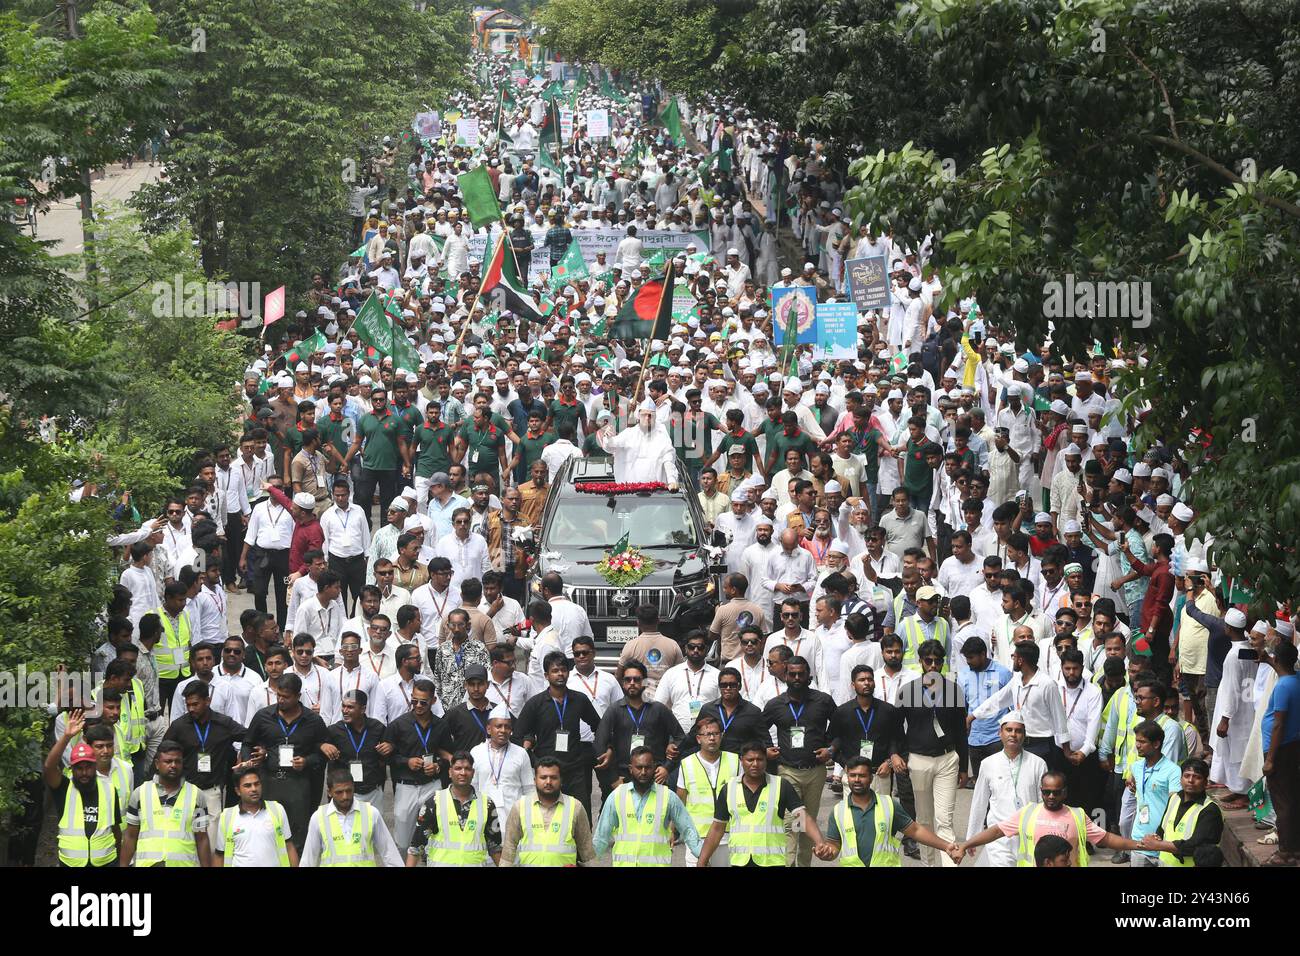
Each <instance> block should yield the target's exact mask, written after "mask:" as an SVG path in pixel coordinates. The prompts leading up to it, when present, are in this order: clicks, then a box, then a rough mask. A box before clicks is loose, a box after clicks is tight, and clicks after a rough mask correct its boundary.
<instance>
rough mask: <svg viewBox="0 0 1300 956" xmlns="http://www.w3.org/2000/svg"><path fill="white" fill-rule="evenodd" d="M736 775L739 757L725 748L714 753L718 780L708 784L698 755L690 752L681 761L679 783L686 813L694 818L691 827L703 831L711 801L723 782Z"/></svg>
mask: <svg viewBox="0 0 1300 956" xmlns="http://www.w3.org/2000/svg"><path fill="white" fill-rule="evenodd" d="M738 776H740V758H739V757H738V756H736V754H733V753H731V752H729V751H726V750H724V751H722V753H721V754H719V755H718V778H717V780H718V783H717V786H716V787H715V786H714V785H713V784H711V783H709V774H708V771H707V770H706V768H705V766H704V762H703V761H702V760H701V759H700V755H699V754H697V753H696V754H691V755H690V756H689V757H687V758H686V759H685V760H683V761H682V767H681V783H682V789H683V790H685V791H686V812H687V813H689V814H690V815H691V819H692V820H694V821H695V829H697V830H699V831H700V833H702V834H703V833H707V832H708V830H709V826H710V825H711V824H712V823H713V810H714V801H715V800H716V799H717V795H718V792H719V791H721V790H722V789H723V788H724V787H725V786H726V785H727V781H729V780H734V779H735V778H736V777H738Z"/></svg>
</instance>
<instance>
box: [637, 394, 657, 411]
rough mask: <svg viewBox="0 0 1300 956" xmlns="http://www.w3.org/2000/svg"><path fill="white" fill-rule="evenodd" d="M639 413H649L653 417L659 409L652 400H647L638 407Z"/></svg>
mask: <svg viewBox="0 0 1300 956" xmlns="http://www.w3.org/2000/svg"><path fill="white" fill-rule="evenodd" d="M637 411H638V412H649V413H650V414H651V415H654V414H656V413H657V412H658V411H659V409H658V408H657V407H656V406H655V403H654V402H652V401H650V399H648V398H647V399H646V400H645V401H644V402H642V403H641V404H640V405H638V406H637Z"/></svg>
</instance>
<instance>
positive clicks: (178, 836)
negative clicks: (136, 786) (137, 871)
mask: <svg viewBox="0 0 1300 956" xmlns="http://www.w3.org/2000/svg"><path fill="white" fill-rule="evenodd" d="M139 792H140V836H139V839H138V840H137V842H136V848H135V857H134V859H133V860H132V861H131V863H132V865H133V866H157V865H158V864H159V863H165V864H166V865H167V866H169V867H172V866H198V865H199V850H198V847H197V846H196V845H195V843H194V832H193V830H191V829H190V823H191V821H192V820H193V819H194V813H195V810H197V808H198V805H199V791H198V788H197V787H195V786H194V785H193V784H191V783H189V782H188V781H182V782H181V789H180V793H179V794H178V795H177V797H176V803H175V805H174V806H171V807H164V806H163V804H162V798H161V797H160V796H159V792H158V784H156V783H155V782H154V781H152V780H150V781H148V782H147V783H144V784H141V786H140V791H139Z"/></svg>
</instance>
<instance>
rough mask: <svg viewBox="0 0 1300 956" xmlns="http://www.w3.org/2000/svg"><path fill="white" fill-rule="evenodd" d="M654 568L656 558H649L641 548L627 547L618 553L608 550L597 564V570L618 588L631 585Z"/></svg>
mask: <svg viewBox="0 0 1300 956" xmlns="http://www.w3.org/2000/svg"><path fill="white" fill-rule="evenodd" d="M654 569H655V562H654V559H653V558H647V557H646V556H645V555H644V554H642V553H641V549H640V548H627V549H626V550H623V551H619V552H618V553H617V554H615V553H612V552H606V553H605V557H603V558H601V560H600V563H599V564H597V565H596V572H597V573H598V574H599V575H600V576H601V577H602V578H604V579H605V580H606V581H607V582H608V583H609V584H610V585H612V586H613V587H616V588H626V587H631V586H632V585H634V584H636V583H637V582H639V581H640V580H641V579H642V578H644V577H646V576H647V575H649V574H650V573H651V572H652V571H654Z"/></svg>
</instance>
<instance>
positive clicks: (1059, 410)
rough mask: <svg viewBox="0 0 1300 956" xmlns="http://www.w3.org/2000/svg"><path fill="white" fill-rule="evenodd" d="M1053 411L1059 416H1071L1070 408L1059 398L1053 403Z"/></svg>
mask: <svg viewBox="0 0 1300 956" xmlns="http://www.w3.org/2000/svg"><path fill="white" fill-rule="evenodd" d="M1052 411H1054V412H1056V414H1058V415H1062V416H1064V415H1068V414H1070V406H1069V405H1067V404H1065V402H1063V401H1061V400H1060V399H1059V398H1058V399H1057V400H1056V401H1054V402H1052Z"/></svg>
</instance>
